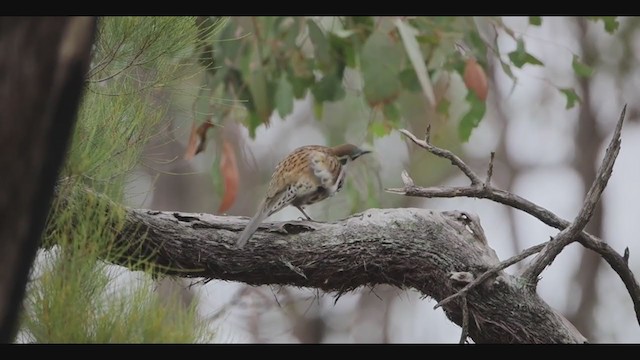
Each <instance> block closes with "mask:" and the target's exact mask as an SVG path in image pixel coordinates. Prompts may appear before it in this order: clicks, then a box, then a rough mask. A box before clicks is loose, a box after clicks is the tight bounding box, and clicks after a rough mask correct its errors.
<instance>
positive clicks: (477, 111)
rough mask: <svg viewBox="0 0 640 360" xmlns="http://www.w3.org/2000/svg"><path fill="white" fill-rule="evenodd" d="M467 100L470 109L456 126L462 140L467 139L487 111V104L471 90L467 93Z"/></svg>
mask: <svg viewBox="0 0 640 360" xmlns="http://www.w3.org/2000/svg"><path fill="white" fill-rule="evenodd" d="M467 101H468V102H469V105H470V106H471V109H470V110H469V111H468V112H467V113H466V114H465V115H464V116H463V117H462V120H460V126H459V127H458V135H459V137H460V139H461V140H462V141H467V140H469V137H470V136H471V131H473V129H475V128H476V127H478V125H479V124H480V120H482V118H483V117H484V114H485V112H486V111H487V105H486V104H485V103H484V101H482V100H480V99H478V97H477V96H476V94H475V93H474V92H473V91H469V92H468V93H467Z"/></svg>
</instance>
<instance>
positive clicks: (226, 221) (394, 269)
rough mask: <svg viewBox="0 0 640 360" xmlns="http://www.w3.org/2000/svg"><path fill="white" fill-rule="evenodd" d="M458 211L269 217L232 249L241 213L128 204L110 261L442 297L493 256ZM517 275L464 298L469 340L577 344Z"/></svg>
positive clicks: (189, 273) (452, 311) (259, 281)
mask: <svg viewBox="0 0 640 360" xmlns="http://www.w3.org/2000/svg"><path fill="white" fill-rule="evenodd" d="M107 201H108V200H107ZM113 206H114V208H115V207H117V205H115V204H113ZM462 215H463V213H461V212H457V211H454V212H435V211H430V210H423V209H370V210H367V211H365V212H363V213H360V214H356V215H353V216H351V217H349V218H347V219H344V220H341V221H338V222H333V223H317V222H307V221H289V222H277V223H268V222H267V223H264V224H263V225H262V226H261V227H260V228H259V229H258V231H257V232H256V234H255V235H254V237H253V238H252V239H251V240H250V241H249V243H248V244H247V246H246V247H245V248H244V249H242V250H238V249H236V248H235V247H234V243H235V241H236V239H237V237H238V235H239V234H240V232H241V231H242V230H243V229H244V226H245V225H246V223H247V221H248V218H246V217H231V216H214V215H209V214H194V213H178V212H160V211H152V210H144V209H126V217H127V222H126V225H125V227H124V229H123V230H122V231H121V232H120V234H119V236H118V240H117V243H118V244H117V245H118V247H119V248H121V249H122V250H123V251H122V252H120V254H121V255H120V256H118V257H111V258H110V259H109V260H110V261H112V262H115V263H118V264H121V265H125V266H128V267H130V268H132V269H135V268H139V267H140V260H141V259H146V262H147V263H148V264H149V263H150V264H154V265H156V266H157V267H156V268H155V269H156V271H157V272H159V273H164V274H168V275H177V276H181V277H202V278H205V279H219V280H231V281H241V282H244V283H247V284H251V285H264V284H276V285H292V286H300V287H312V288H317V289H321V290H324V291H327V292H333V293H336V295H337V296H338V297H339V296H340V295H341V294H343V293H345V292H348V291H351V290H354V289H356V288H359V287H361V286H374V285H377V284H389V285H392V286H396V287H399V288H415V289H417V290H419V291H420V292H421V293H422V294H423V295H424V296H429V297H432V298H434V299H436V300H441V299H443V298H445V297H447V296H449V295H452V294H454V293H455V292H456V291H457V290H459V289H460V288H461V287H462V286H463V285H464V283H459V282H457V281H456V280H452V278H453V276H452V275H453V274H454V273H456V274H457V278H460V273H461V272H468V273H470V274H472V275H473V277H477V276H479V275H480V274H481V273H482V272H484V271H485V270H487V269H488V268H490V267H491V266H492V265H495V264H496V263H498V262H499V260H498V259H497V257H496V255H495V252H494V251H493V249H491V247H490V246H489V245H488V244H487V242H486V239H485V237H484V234H483V233H482V228H481V227H480V226H479V222H478V220H477V217H475V215H473V214H466V216H462ZM472 229H473V230H472ZM518 280H519V279H518V277H515V276H512V275H508V274H506V273H501V274H500V275H499V276H498V277H496V278H493V279H490V280H489V281H488V282H487V283H486V284H485V285H484V286H480V287H478V288H476V289H474V290H472V291H471V292H470V293H469V294H468V295H467V301H468V305H469V314H470V316H469V336H470V337H471V338H472V339H473V340H474V341H475V342H476V343H485V342H499V343H559V342H566V343H577V342H583V341H585V339H584V337H582V335H580V333H579V332H577V331H576V330H575V328H573V326H572V325H571V324H570V323H568V321H566V319H564V318H563V317H562V316H560V315H559V314H558V313H556V312H555V311H554V310H553V309H551V308H550V307H549V306H548V305H547V304H546V303H545V302H544V301H543V300H542V299H540V298H539V297H538V295H537V294H536V293H535V292H532V291H530V290H528V289H527V288H526V287H525V286H522V285H521V283H520V282H519V281H518ZM460 304H461V301H460V300H459V299H458V300H455V301H451V302H450V303H448V304H447V305H445V306H444V310H445V313H446V315H447V316H448V317H449V319H450V320H451V321H453V322H454V323H456V324H458V325H461V324H462V310H461V307H460Z"/></svg>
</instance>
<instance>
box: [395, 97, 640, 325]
mask: <svg viewBox="0 0 640 360" xmlns="http://www.w3.org/2000/svg"><path fill="white" fill-rule="evenodd" d="M625 110H626V106H625V109H623V111H622V113H621V115H620V118H619V120H618V124H617V126H616V131H615V132H614V136H613V140H612V143H611V144H612V145H610V146H609V148H608V149H607V155H608V156H605V160H604V162H603V166H602V167H601V169H600V171H599V174H600V175H602V176H598V177H597V179H596V181H595V182H594V186H595V187H592V189H591V190H590V194H592V196H593V195H596V193H597V192H600V193H601V192H602V189H604V186H606V182H607V180H608V177H609V176H610V175H611V169H612V167H613V161H612V160H607V159H610V158H611V157H613V160H615V157H616V156H617V154H618V151H619V147H620V144H619V141H620V131H621V128H622V123H623V121H624V115H625ZM400 132H401V133H402V134H403V135H405V136H407V137H408V138H409V139H410V140H411V141H413V142H414V143H415V144H416V145H418V146H420V147H422V148H424V149H425V150H427V151H429V152H430V153H432V154H434V155H436V156H439V157H442V158H445V159H448V160H450V161H451V163H452V164H453V165H455V166H456V167H458V168H459V169H460V170H461V171H462V172H463V173H464V174H465V175H466V176H467V177H468V178H469V179H470V180H471V185H469V186H454V187H451V186H437V187H428V188H423V187H419V186H416V185H415V184H414V182H413V180H412V179H411V178H410V177H409V175H408V174H406V173H403V174H402V179H403V181H404V187H403V188H395V189H386V191H387V192H390V193H395V194H401V195H405V196H416V197H427V198H449V197H471V198H477V199H488V200H492V201H495V202H498V203H501V204H504V205H507V206H511V207H513V208H515V209H518V210H521V211H524V212H526V213H528V214H530V215H532V216H534V217H536V218H537V219H539V220H540V221H542V222H543V223H545V224H547V225H549V226H552V227H554V228H556V229H560V230H565V229H567V228H569V227H570V226H571V223H569V221H567V220H565V219H562V218H560V217H559V216H557V215H556V214H554V213H552V212H551V211H549V210H547V209H545V208H543V207H541V206H539V205H536V204H534V203H532V202H531V201H529V200H526V199H524V198H522V197H520V196H518V195H516V194H513V193H510V192H508V191H504V190H501V189H497V188H494V187H493V186H491V184H488V183H484V182H482V181H481V180H479V179H480V178H479V176H478V175H477V174H476V173H475V172H474V171H473V170H471V169H470V168H469V166H468V165H467V164H465V163H464V162H463V161H462V160H460V158H459V157H457V156H456V155H454V154H453V153H451V152H450V151H448V150H444V149H440V148H438V147H435V146H434V145H432V144H430V143H429V132H430V129H429V127H427V134H426V136H425V140H420V139H418V138H417V137H416V136H415V135H413V134H412V133H411V132H409V131H408V130H405V129H402V130H400ZM615 144H617V145H615ZM612 146H613V147H612ZM490 170H491V171H493V170H492V169H491V166H490ZM605 175H606V180H605V178H604V177H603V176H605ZM487 178H490V177H489V172H488V174H487ZM603 180H604V181H603ZM598 198H599V196H598ZM593 201H597V199H595V197H593V198H590V197H589V196H587V201H586V203H585V204H586V205H587V206H589V207H591V206H592V205H590V204H591V203H592V202H593ZM582 212H585V215H586V214H587V213H589V209H588V208H587V209H583V211H581V213H582ZM586 220H587V221H588V218H587V219H586ZM583 221H584V219H583V220H581V222H583ZM577 225H578V226H574V229H573V230H572V232H573V231H576V235H577V239H576V241H578V242H580V244H582V245H583V246H584V247H586V248H588V249H590V250H592V251H595V252H596V253H598V254H600V256H602V257H603V258H604V259H605V261H607V263H608V264H609V265H610V266H611V268H612V269H613V270H614V271H615V272H616V273H617V274H618V275H619V276H620V278H621V279H622V282H623V283H624V284H625V286H626V288H627V291H628V292H629V294H630V295H631V300H632V301H633V305H634V310H635V312H636V319H637V320H638V323H639V324H640V286H639V285H638V282H637V281H636V279H635V276H634V275H633V272H632V271H631V269H630V268H629V266H628V264H627V261H625V258H624V257H623V256H621V255H620V254H619V253H618V252H617V251H615V250H614V249H613V248H611V247H610V246H609V245H608V244H607V243H605V242H604V241H602V240H600V239H598V238H597V237H596V236H593V235H591V234H589V233H587V232H586V231H584V230H582V229H583V228H584V226H582V227H580V223H578V224H577ZM576 229H578V230H576ZM568 232H569V230H567V231H566V232H565V234H566V233H568ZM561 234H562V232H561ZM570 235H571V234H569V236H567V235H563V236H564V237H567V238H569V241H570V238H571V236H570ZM573 238H576V236H575V235H574V236H573ZM552 242H553V241H551V242H547V243H544V244H541V245H544V247H546V246H547V245H548V244H550V243H552ZM541 245H538V247H539V250H538V251H541V250H542V248H543V246H541ZM538 247H536V248H538ZM554 248H555V246H554ZM529 250H531V249H528V250H525V251H524V252H523V254H524V253H525V252H527V251H529ZM560 250H561V249H560ZM556 255H557V254H556ZM525 257H526V256H525ZM525 257H523V259H524V258H525ZM554 258H555V256H554ZM508 261H509V260H508ZM540 261H541V262H540V264H542V260H540ZM545 261H546V260H545ZM551 261H553V258H552V259H551ZM505 263H507V262H505ZM500 266H504V264H502V265H498V266H497V267H500ZM507 266H508V265H507ZM537 266H538V265H537ZM505 267H506V266H505ZM545 267H546V265H545ZM543 268H544V267H543ZM536 271H537V270H536ZM472 284H473V283H470V284H469V287H470V288H472V287H475V286H477V285H472ZM445 300H446V299H445ZM447 301H448V300H447ZM444 303H446V301H442V304H444Z"/></svg>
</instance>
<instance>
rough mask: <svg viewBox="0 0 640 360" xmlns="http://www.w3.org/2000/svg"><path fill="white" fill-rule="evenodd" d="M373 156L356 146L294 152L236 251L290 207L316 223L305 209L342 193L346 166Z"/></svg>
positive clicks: (311, 147) (282, 163) (282, 165)
mask: <svg viewBox="0 0 640 360" xmlns="http://www.w3.org/2000/svg"><path fill="white" fill-rule="evenodd" d="M370 152H371V151H369V150H363V149H360V148H359V147H357V146H355V145H353V144H342V145H338V146H334V147H327V146H321V145H306V146H302V147H299V148H297V149H295V150H294V151H293V152H291V153H290V154H289V155H287V156H286V157H285V158H284V159H282V160H281V161H280V163H278V165H276V169H275V171H274V172H273V175H272V176H271V181H270V182H269V187H268V189H267V194H266V196H265V198H264V200H263V201H262V202H261V204H260V206H259V208H258V211H257V212H256V213H255V215H254V216H253V217H252V218H251V220H250V221H249V223H248V225H247V226H246V227H245V229H244V230H243V232H242V233H241V234H240V237H239V238H238V240H237V242H236V247H237V248H242V247H244V246H245V244H246V243H247V241H249V239H250V238H251V236H253V233H255V231H256V230H257V229H258V226H260V224H261V223H262V221H263V220H264V219H266V218H267V217H269V216H270V215H272V214H274V213H276V212H278V211H280V210H282V209H283V208H285V207H286V206H289V205H292V206H294V207H296V208H297V209H298V210H300V212H301V213H302V214H303V215H304V216H305V218H306V219H307V220H310V221H315V220H313V219H312V218H311V217H310V216H309V215H307V213H306V212H305V211H304V206H306V205H311V204H315V203H317V202H319V201H322V200H324V199H326V198H328V197H330V196H333V195H334V194H335V193H337V192H338V191H340V190H341V189H342V186H343V185H344V179H345V176H346V168H347V165H348V164H349V163H350V162H352V161H354V160H355V159H357V158H359V157H360V156H362V155H365V154H368V153H370Z"/></svg>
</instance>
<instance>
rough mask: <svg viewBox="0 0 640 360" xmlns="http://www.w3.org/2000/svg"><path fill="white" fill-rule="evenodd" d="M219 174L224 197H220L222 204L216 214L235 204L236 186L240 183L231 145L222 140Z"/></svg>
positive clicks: (234, 154)
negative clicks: (222, 182)
mask: <svg viewBox="0 0 640 360" xmlns="http://www.w3.org/2000/svg"><path fill="white" fill-rule="evenodd" d="M220 173H221V174H222V178H223V180H224V195H223V196H222V202H221V203H220V207H219V208H218V213H224V212H225V211H227V210H228V209H229V208H230V207H231V206H232V205H233V203H234V202H235V200H236V195H237V194H238V184H239V182H240V176H239V175H238V162H237V161H236V153H235V152H234V151H233V146H232V145H231V143H230V142H229V141H227V140H224V142H223V143H222V158H221V159H220Z"/></svg>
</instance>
